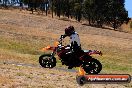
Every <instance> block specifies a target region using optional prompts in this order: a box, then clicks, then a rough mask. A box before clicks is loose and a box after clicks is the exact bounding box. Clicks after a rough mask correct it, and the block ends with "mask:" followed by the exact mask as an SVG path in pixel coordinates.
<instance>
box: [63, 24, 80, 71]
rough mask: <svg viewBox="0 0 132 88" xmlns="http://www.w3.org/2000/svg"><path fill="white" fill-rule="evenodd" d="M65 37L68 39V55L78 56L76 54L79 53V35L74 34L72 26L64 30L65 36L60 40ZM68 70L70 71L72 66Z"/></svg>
mask: <svg viewBox="0 0 132 88" xmlns="http://www.w3.org/2000/svg"><path fill="white" fill-rule="evenodd" d="M67 36H68V37H70V53H71V54H72V55H74V56H75V54H78V52H79V51H81V44H80V39H79V35H78V34H77V32H75V29H74V27H73V26H69V27H68V28H66V29H65V34H64V35H62V38H63V39H64V38H65V37H67ZM72 61H73V60H72ZM68 68H69V69H71V68H73V66H72V65H71V66H69V67H68Z"/></svg>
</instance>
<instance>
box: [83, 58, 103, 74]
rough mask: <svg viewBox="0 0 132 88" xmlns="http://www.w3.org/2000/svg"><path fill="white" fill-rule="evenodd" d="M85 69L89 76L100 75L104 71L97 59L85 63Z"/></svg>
mask: <svg viewBox="0 0 132 88" xmlns="http://www.w3.org/2000/svg"><path fill="white" fill-rule="evenodd" d="M83 69H84V70H85V72H86V73H88V74H98V73H100V71H101V70H102V64H101V63H100V62H99V61H98V60H97V59H94V58H92V60H90V61H88V62H84V64H83Z"/></svg>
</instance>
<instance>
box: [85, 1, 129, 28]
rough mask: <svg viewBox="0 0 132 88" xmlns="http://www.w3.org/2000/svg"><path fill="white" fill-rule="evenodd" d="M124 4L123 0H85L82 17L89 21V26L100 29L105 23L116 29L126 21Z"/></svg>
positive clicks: (126, 15) (126, 14)
mask: <svg viewBox="0 0 132 88" xmlns="http://www.w3.org/2000/svg"><path fill="white" fill-rule="evenodd" d="M124 3H125V0H85V2H84V6H83V13H84V17H85V18H86V19H88V20H89V24H90V25H91V24H96V25H98V26H100V27H101V26H102V25H103V24H104V23H105V24H106V23H107V24H109V25H112V27H113V28H114V29H116V28H118V27H120V26H121V25H122V24H123V23H124V22H126V21H127V20H128V13H127V11H126V10H125V7H124ZM91 21H92V22H91Z"/></svg>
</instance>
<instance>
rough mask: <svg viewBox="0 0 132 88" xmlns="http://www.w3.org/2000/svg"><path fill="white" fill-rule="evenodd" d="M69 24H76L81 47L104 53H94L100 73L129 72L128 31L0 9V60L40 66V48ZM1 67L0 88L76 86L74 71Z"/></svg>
mask: <svg viewBox="0 0 132 88" xmlns="http://www.w3.org/2000/svg"><path fill="white" fill-rule="evenodd" d="M68 25H73V26H75V28H76V31H77V32H78V33H79V35H80V39H81V44H82V48H83V49H91V50H94V49H95V50H96V49H97V50H101V51H102V52H103V56H98V55H94V56H93V57H95V58H97V59H98V60H99V61H100V62H101V63H102V65H103V69H102V72H101V73H107V74H109V73H117V74H118V73H120V74H130V75H132V58H131V57H132V34H131V33H124V32H118V31H114V30H107V29H101V28H94V27H90V26H85V25H81V23H78V22H75V21H74V22H72V21H63V20H58V19H57V18H54V19H52V18H50V17H45V16H39V15H32V14H29V13H28V12H19V11H18V10H13V11H11V10H1V9H0V63H4V62H17V63H27V64H35V65H39V63H38V57H39V56H40V55H41V54H42V53H43V52H41V51H40V49H41V48H42V47H45V46H47V45H52V44H53V42H54V41H57V39H58V38H59V36H60V35H61V34H63V33H64V28H65V27H67V26H68ZM59 66H60V65H59ZM0 70H1V71H0V79H3V80H2V81H0V86H2V87H10V88H16V87H25V88H28V87H30V88H57V87H60V88H62V87H64V88H69V87H71V88H73V87H74V88H77V87H78V88H79V86H78V85H77V84H76V83H75V75H76V73H71V72H63V71H57V70H54V69H53V70H51V69H50V70H49V69H46V70H45V69H43V68H35V67H23V66H22V67H19V66H12V65H8V64H5V65H4V64H0ZM64 75H65V76H64ZM52 76H53V80H52ZM45 77H49V78H48V79H47V78H45ZM39 79H40V80H39ZM47 80H50V81H47ZM62 80H63V81H62ZM60 81H62V82H60ZM8 82H9V83H8ZM50 82H51V83H50ZM46 83H47V85H46ZM64 83H65V84H64ZM69 84H71V85H69ZM83 87H84V88H104V87H106V88H125V87H128V88H131V87H132V84H131V83H130V84H120V85H117V84H115V85H110V84H102V85H98V84H96V85H94V84H91V85H89V86H88V85H85V86H83Z"/></svg>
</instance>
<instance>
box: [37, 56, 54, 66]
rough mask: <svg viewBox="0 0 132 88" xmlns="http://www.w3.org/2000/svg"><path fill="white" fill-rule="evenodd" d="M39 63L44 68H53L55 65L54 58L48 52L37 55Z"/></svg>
mask: <svg viewBox="0 0 132 88" xmlns="http://www.w3.org/2000/svg"><path fill="white" fill-rule="evenodd" d="M39 64H40V65H41V66H42V67H44V68H53V67H55V66H56V58H55V57H54V56H51V55H50V54H46V55H41V56H40V57H39Z"/></svg>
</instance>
